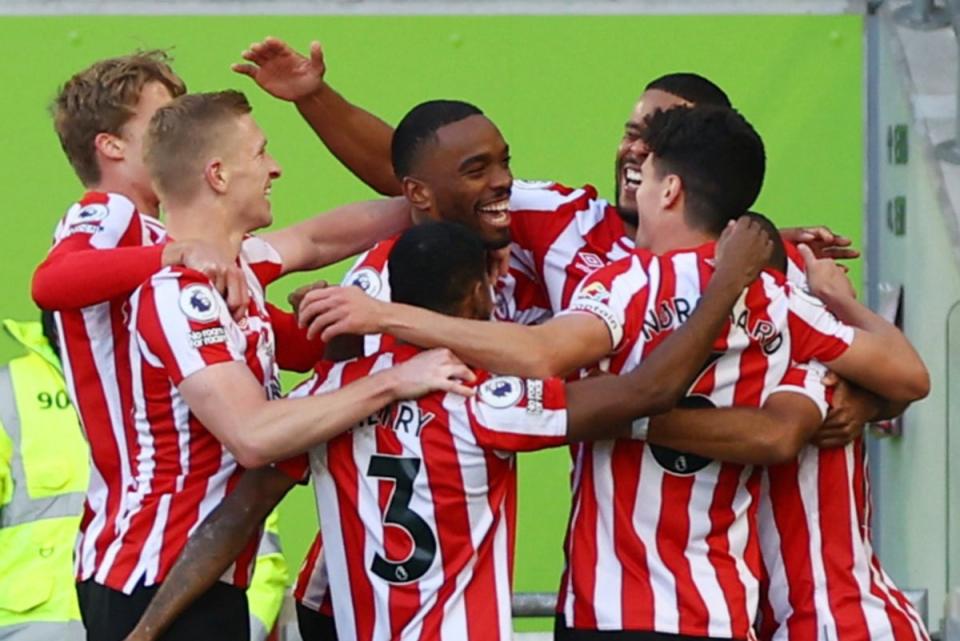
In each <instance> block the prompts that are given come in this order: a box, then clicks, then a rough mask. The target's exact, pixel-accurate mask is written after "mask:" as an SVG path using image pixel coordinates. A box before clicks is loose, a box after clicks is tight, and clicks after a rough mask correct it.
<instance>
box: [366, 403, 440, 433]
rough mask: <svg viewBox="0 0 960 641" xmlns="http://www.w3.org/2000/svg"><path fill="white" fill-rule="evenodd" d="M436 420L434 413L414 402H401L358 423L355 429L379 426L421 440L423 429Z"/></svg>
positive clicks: (388, 406)
mask: <svg viewBox="0 0 960 641" xmlns="http://www.w3.org/2000/svg"><path fill="white" fill-rule="evenodd" d="M435 418H436V415H435V414H434V413H433V412H425V411H423V410H422V409H420V407H419V406H418V405H417V404H416V402H414V401H400V402H399V403H393V404H391V405H387V406H386V407H384V408H383V409H380V410H378V411H376V412H374V413H373V414H371V415H370V416H368V417H367V418H365V419H363V420H362V421H360V422H359V423H357V424H356V426H354V428H353V429H355V430H356V429H363V428H365V427H378V426H379V427H386V428H389V429H392V430H393V431H394V432H402V433H404V434H411V435H413V436H415V437H417V438H420V433H421V432H423V428H424V427H426V426H427V424H428V423H430V421H432V420H433V419H435Z"/></svg>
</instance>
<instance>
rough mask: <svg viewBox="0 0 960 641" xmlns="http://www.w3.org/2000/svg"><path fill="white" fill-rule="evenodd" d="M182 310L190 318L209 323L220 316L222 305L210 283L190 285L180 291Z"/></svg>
mask: <svg viewBox="0 0 960 641" xmlns="http://www.w3.org/2000/svg"><path fill="white" fill-rule="evenodd" d="M180 310H181V311H182V312H183V313H184V314H185V315H186V317H187V318H189V319H190V320H195V321H197V322H200V323H209V322H210V321H212V320H216V319H217V318H219V317H220V305H219V304H218V302H217V298H216V296H215V295H214V293H213V289H212V288H211V287H210V286H209V285H199V284H198V285H188V286H187V287H184V288H183V290H182V291H181V292H180Z"/></svg>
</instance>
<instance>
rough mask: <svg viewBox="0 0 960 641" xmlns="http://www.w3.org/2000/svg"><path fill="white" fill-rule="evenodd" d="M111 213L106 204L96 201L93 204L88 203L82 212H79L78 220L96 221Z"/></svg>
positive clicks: (84, 221)
mask: <svg viewBox="0 0 960 641" xmlns="http://www.w3.org/2000/svg"><path fill="white" fill-rule="evenodd" d="M109 215H110V210H109V209H107V206H106V205H101V204H99V203H94V204H92V205H86V206H85V207H84V208H83V209H81V210H80V212H79V213H78V214H77V222H81V223H94V222H97V221H101V220H103V219H104V218H106V217H107V216H109Z"/></svg>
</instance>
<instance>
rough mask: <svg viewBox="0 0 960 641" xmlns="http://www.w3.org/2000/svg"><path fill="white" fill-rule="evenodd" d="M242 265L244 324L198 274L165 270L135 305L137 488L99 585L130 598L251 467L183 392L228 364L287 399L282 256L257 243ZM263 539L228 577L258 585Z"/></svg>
mask: <svg viewBox="0 0 960 641" xmlns="http://www.w3.org/2000/svg"><path fill="white" fill-rule="evenodd" d="M239 264H240V267H241V268H242V270H243V272H244V274H245V275H246V281H247V286H248V289H249V294H250V302H249V304H248V308H247V316H246V317H245V318H244V319H242V320H241V321H240V322H237V321H235V320H234V319H233V318H232V316H231V315H230V312H229V310H228V309H227V305H226V303H225V301H224V300H223V299H222V297H221V296H220V294H219V293H218V292H217V291H216V289H215V288H214V287H213V286H212V285H211V283H210V281H209V279H208V278H207V277H206V276H204V275H202V274H200V273H199V272H195V271H192V270H188V269H184V268H175V267H168V268H165V269H162V270H161V271H159V272H157V273H156V274H155V275H154V276H153V277H151V278H150V280H148V281H147V282H146V283H144V285H142V286H141V287H140V288H139V289H138V290H137V291H136V292H135V293H134V295H133V296H132V297H131V299H130V305H131V309H130V324H129V330H130V336H131V341H130V349H129V359H130V363H131V365H130V368H131V373H132V390H133V426H134V430H135V444H131V446H130V448H129V449H130V454H131V465H132V468H133V469H132V473H133V481H132V484H131V486H130V487H129V488H128V489H127V490H126V492H125V493H124V496H123V503H122V508H121V513H120V516H119V517H118V519H117V532H116V535H115V537H114V538H113V540H112V542H111V543H110V546H109V547H108V549H107V553H106V555H105V558H104V561H103V563H102V564H101V565H100V567H99V569H98V571H97V573H96V575H95V580H96V581H97V582H98V583H101V584H104V585H106V586H108V587H111V588H113V589H115V590H121V591H123V592H125V593H127V594H129V593H130V592H131V591H132V590H133V589H134V588H135V587H136V586H137V584H138V583H140V582H141V581H142V582H143V585H146V586H150V585H155V584H157V583H160V582H161V581H163V580H164V578H165V576H166V574H167V572H168V571H169V569H170V567H171V566H172V565H173V563H174V561H175V560H176V558H177V556H178V555H179V553H180V551H181V549H182V548H183V546H184V545H185V544H186V541H187V537H189V536H190V534H191V532H192V531H193V530H194V529H195V528H196V526H197V525H199V524H200V522H202V521H203V520H204V519H205V518H206V517H207V515H208V514H209V513H210V512H211V511H212V510H213V509H214V508H215V507H216V506H217V505H218V504H219V503H220V501H222V500H223V497H224V496H226V494H227V493H229V492H230V491H231V489H232V488H233V486H234V485H235V483H236V482H237V480H238V479H239V476H240V474H241V473H242V468H241V467H240V466H239V465H238V464H237V462H236V460H235V459H234V458H233V456H232V455H231V454H230V452H229V451H227V449H226V448H225V447H223V445H221V443H220V441H218V440H217V438H216V437H215V436H214V435H213V434H211V433H210V432H208V431H207V430H206V428H204V426H203V425H202V424H201V423H200V422H199V420H198V419H197V417H196V416H194V415H193V414H192V413H191V411H190V408H189V407H188V406H187V404H186V403H185V402H184V400H183V397H182V396H181V395H180V393H179V392H178V389H177V388H178V386H179V385H180V383H181V382H182V381H183V380H184V379H186V378H188V377H189V376H190V375H192V374H194V373H196V372H198V371H200V370H202V369H204V368H207V367H211V366H214V365H217V364H219V363H225V362H231V361H238V362H242V363H245V364H246V365H247V366H248V367H249V368H250V371H251V372H252V373H253V374H254V376H255V377H256V378H257V380H258V381H259V382H260V384H261V385H262V386H263V390H264V395H265V397H266V398H268V399H270V398H276V397H277V396H278V395H279V382H278V379H277V371H276V364H275V358H274V334H273V329H272V326H271V323H270V315H269V312H268V311H267V308H266V303H265V300H264V291H263V288H264V286H265V284H266V283H268V282H270V281H272V280H273V279H275V278H277V277H278V276H279V274H280V268H281V264H280V257H279V255H278V254H277V253H276V252H275V251H274V250H273V248H272V247H270V245H268V244H267V243H266V242H264V241H262V240H261V239H259V238H256V237H248V238H247V239H245V240H244V242H243V245H242V248H241V252H240V257H239ZM258 540H259V536H257V537H254V538H253V539H252V540H251V541H250V543H249V544H248V546H247V548H246V549H245V550H244V552H243V553H242V554H241V555H240V557H239V558H238V559H237V561H236V562H235V564H234V565H233V566H232V567H231V568H230V570H228V571H227V573H226V574H225V575H224V577H222V580H224V581H226V582H228V583H232V584H235V585H238V586H241V587H245V586H246V585H247V583H248V581H249V577H250V572H251V567H252V562H253V560H254V557H255V553H256V547H257V542H258Z"/></svg>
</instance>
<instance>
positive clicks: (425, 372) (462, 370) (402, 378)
mask: <svg viewBox="0 0 960 641" xmlns="http://www.w3.org/2000/svg"><path fill="white" fill-rule="evenodd" d="M390 375H391V376H392V377H393V381H394V382H393V391H394V394H395V396H396V398H397V400H403V399H413V398H420V397H421V396H423V395H425V394H429V393H430V392H436V391H441V392H453V393H455V394H460V395H461V396H473V394H474V390H473V388H471V387H468V386H466V385H464V383H472V382H473V381H475V380H476V378H477V377H476V376H475V375H474V373H473V372H472V371H471V370H470V368H469V367H467V366H466V365H464V363H463V361H461V360H460V359H459V358H457V357H456V356H454V354H453V352H451V351H450V350H449V349H446V348H437V349H431V350H429V351H426V352H421V353H420V354H417V355H416V356H414V357H413V358H411V359H410V360H409V361H405V362H403V363H401V364H399V365H396V366H394V367H393V368H392V369H390Z"/></svg>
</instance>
